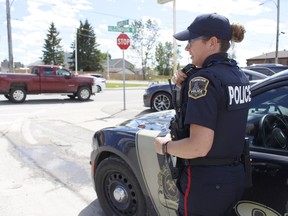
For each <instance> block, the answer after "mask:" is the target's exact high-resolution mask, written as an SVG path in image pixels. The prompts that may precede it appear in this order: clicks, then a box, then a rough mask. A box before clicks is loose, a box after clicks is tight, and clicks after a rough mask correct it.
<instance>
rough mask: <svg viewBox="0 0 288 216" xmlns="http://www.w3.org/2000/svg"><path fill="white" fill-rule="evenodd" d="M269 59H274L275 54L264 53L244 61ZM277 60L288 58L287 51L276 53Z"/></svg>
mask: <svg viewBox="0 0 288 216" xmlns="http://www.w3.org/2000/svg"><path fill="white" fill-rule="evenodd" d="M271 58H275V52H269V53H264V54H262V55H259V56H255V57H252V58H249V59H246V60H253V59H254V60H255V59H271ZM278 58H288V51H287V50H283V51H278Z"/></svg>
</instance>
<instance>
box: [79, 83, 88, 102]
mask: <svg viewBox="0 0 288 216" xmlns="http://www.w3.org/2000/svg"><path fill="white" fill-rule="evenodd" d="M90 96H91V90H90V88H88V87H86V86H83V87H80V88H79V89H78V92H77V97H78V99H79V100H81V101H86V100H89V99H90Z"/></svg>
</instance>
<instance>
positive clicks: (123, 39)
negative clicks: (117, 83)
mask: <svg viewBox="0 0 288 216" xmlns="http://www.w3.org/2000/svg"><path fill="white" fill-rule="evenodd" d="M117 46H118V47H119V48H120V49H121V50H122V61H123V62H122V70H123V101H124V110H126V98H125V70H126V69H125V59H124V50H126V49H128V47H129V46H130V38H129V37H128V35H126V34H124V33H122V34H120V35H119V36H118V37H117Z"/></svg>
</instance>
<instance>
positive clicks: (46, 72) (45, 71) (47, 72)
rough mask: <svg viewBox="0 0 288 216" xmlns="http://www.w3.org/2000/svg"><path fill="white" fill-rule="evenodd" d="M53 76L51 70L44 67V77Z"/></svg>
mask: <svg viewBox="0 0 288 216" xmlns="http://www.w3.org/2000/svg"><path fill="white" fill-rule="evenodd" d="M51 75H53V68H50V67H49V68H48V67H44V76H51Z"/></svg>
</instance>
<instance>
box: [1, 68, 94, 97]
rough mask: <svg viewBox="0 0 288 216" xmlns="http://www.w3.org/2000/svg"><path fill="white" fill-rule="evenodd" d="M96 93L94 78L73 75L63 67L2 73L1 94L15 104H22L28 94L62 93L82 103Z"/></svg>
mask: <svg viewBox="0 0 288 216" xmlns="http://www.w3.org/2000/svg"><path fill="white" fill-rule="evenodd" d="M95 92H96V84H95V81H94V79H93V77H88V76H81V75H73V74H72V73H71V72H70V71H69V70H67V69H65V68H63V67H61V66H51V65H38V66H34V67H33V68H32V72H31V74H19V73H0V94H4V96H5V97H6V98H7V99H9V100H10V101H11V102H14V103H22V102H23V101H25V99H26V95H27V94H42V93H61V94H67V95H68V97H70V98H73V99H74V98H76V97H77V98H78V99H79V100H81V101H86V100H89V99H90V96H91V95H92V94H95Z"/></svg>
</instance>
